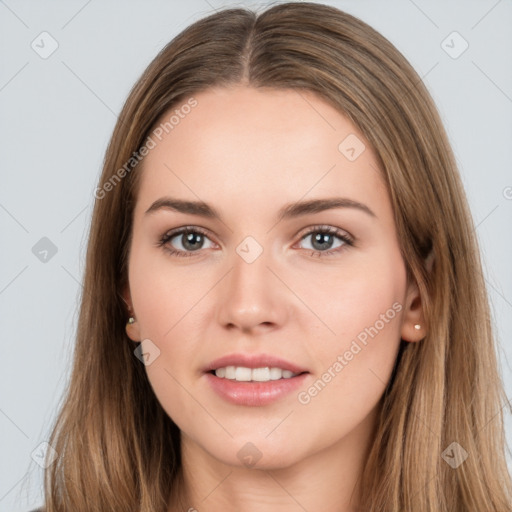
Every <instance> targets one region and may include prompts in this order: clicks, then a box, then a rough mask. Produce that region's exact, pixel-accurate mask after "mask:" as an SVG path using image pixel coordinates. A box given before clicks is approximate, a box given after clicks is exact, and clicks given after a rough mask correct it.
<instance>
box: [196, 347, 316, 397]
mask: <svg viewBox="0 0 512 512" xmlns="http://www.w3.org/2000/svg"><path fill="white" fill-rule="evenodd" d="M204 373H205V378H206V380H207V381H208V383H209V385H210V387H211V389H213V391H215V392H216V393H217V394H218V395H219V396H220V397H221V398H223V399H224V400H226V401H228V402H230V403H232V404H235V405H245V406H263V405H267V404H270V403H272V402H275V401H277V400H279V399H280V398H282V397H284V396H285V395H288V394H289V393H291V392H292V391H293V390H295V389H297V388H298V387H299V386H300V385H301V384H302V383H303V382H304V379H305V378H306V377H307V375H309V372H308V371H307V370H306V369H304V368H302V367H301V366H299V365H297V364H295V363H292V362H290V361H287V360H285V359H281V358H279V357H275V356H271V355H268V354H231V355H227V356H224V357H221V358H219V359H215V360H214V361H212V362H211V363H210V364H209V365H208V366H207V367H206V368H204Z"/></svg>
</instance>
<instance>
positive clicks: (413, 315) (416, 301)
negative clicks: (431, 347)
mask: <svg viewBox="0 0 512 512" xmlns="http://www.w3.org/2000/svg"><path fill="white" fill-rule="evenodd" d="M418 326H419V328H418ZM426 334H427V332H426V325H425V317H424V316H423V306H422V302H421V295H420V293H419V290H418V285H417V284H416V282H415V281H412V282H411V283H410V284H409V286H408V288H407V296H406V300H405V308H404V314H403V317H402V331H401V337H402V339H403V340H404V341H409V342H415V341H420V340H422V339H423V338H424V337H425V336H426Z"/></svg>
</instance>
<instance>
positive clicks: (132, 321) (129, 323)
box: [128, 316, 135, 325]
mask: <svg viewBox="0 0 512 512" xmlns="http://www.w3.org/2000/svg"><path fill="white" fill-rule="evenodd" d="M133 323H135V318H134V317H133V316H131V317H130V318H128V325H131V324H133Z"/></svg>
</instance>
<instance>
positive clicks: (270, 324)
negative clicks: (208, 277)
mask: <svg viewBox="0 0 512 512" xmlns="http://www.w3.org/2000/svg"><path fill="white" fill-rule="evenodd" d="M240 254H242V256H240ZM240 254H238V253H236V254H235V255H234V257H233V258H232V263H233V264H232V267H231V271H230V272H229V273H228V275H227V276H226V277H225V278H224V279H223V282H222V284H221V286H220V287H219V290H218V294H219V295H218V305H219V306H218V312H217V317H218V321H219V323H220V324H221V325H222V326H223V327H225V328H227V329H230V330H234V329H239V330H240V331H242V332H244V333H249V332H251V333H256V332H267V331H269V330H271V329H276V328H279V327H281V326H282V325H284V324H285V323H286V320H287V318H288V315H289V312H290V308H291V303H290V293H289V291H288V289H287V288H286V286H285V285H284V284H283V282H282V280H280V279H279V278H278V277H277V275H278V274H279V271H278V270H277V271H276V265H275V264H272V262H271V261H270V257H268V255H267V253H266V252H265V251H263V252H262V253H261V254H260V255H259V256H258V257H257V258H256V259H254V260H253V261H251V259H250V258H249V259H246V258H245V257H244V254H243V253H240Z"/></svg>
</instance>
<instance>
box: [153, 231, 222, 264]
mask: <svg viewBox="0 0 512 512" xmlns="http://www.w3.org/2000/svg"><path fill="white" fill-rule="evenodd" d="M173 239H176V241H177V245H178V247H176V246H175V245H173ZM205 240H209V241H210V243H212V242H211V240H210V239H209V238H208V236H207V234H206V232H205V231H203V230H202V229H201V228H198V227H194V226H186V227H183V228H178V229H175V230H172V231H169V232H167V233H165V234H164V235H163V236H162V238H161V239H160V241H159V243H158V245H159V246H161V247H163V248H164V249H165V250H166V251H167V252H169V253H170V254H171V255H173V256H179V257H181V256H185V257H186V256H195V254H194V253H195V252H198V251H200V250H201V249H208V248H211V246H209V247H204V242H205ZM174 243H176V242H174Z"/></svg>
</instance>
